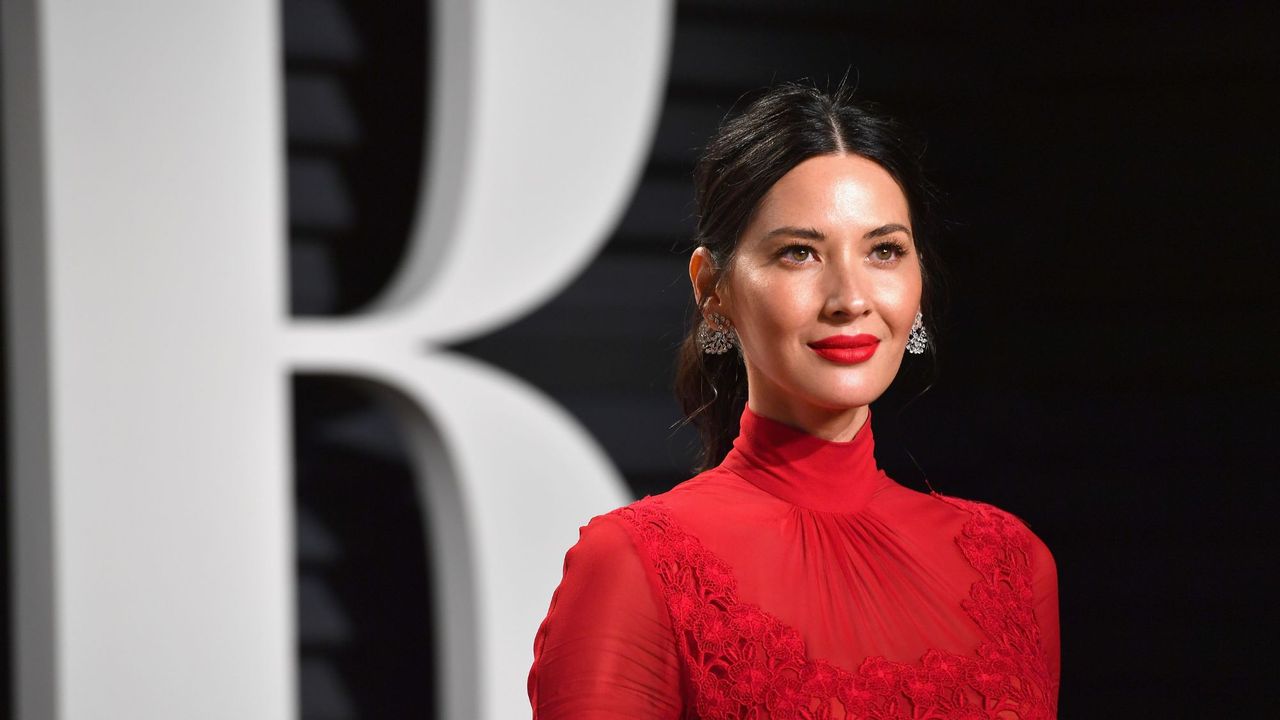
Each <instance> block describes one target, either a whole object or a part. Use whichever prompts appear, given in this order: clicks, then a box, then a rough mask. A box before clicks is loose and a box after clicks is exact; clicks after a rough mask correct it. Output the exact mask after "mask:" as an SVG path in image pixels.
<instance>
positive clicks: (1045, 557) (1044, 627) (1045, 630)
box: [1032, 539, 1061, 706]
mask: <svg viewBox="0 0 1280 720" xmlns="http://www.w3.org/2000/svg"><path fill="white" fill-rule="evenodd" d="M1032 586H1033V592H1034V593H1035V613H1036V622H1037V623H1038V624H1039V625H1040V642H1041V646H1042V648H1043V653H1044V662H1045V667H1046V668H1047V669H1048V670H1049V677H1050V679H1051V681H1052V685H1053V703H1054V705H1055V706H1057V703H1058V686H1059V683H1060V675H1061V658H1060V656H1061V641H1060V638H1059V632H1058V569H1057V565H1056V564H1055V563H1054V560H1053V554H1052V553H1050V552H1049V548H1048V547H1046V546H1045V545H1044V543H1043V542H1040V541H1039V540H1038V539H1037V541H1036V550H1035V554H1034V557H1033V558H1032Z"/></svg>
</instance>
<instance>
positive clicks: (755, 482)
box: [529, 85, 1058, 720]
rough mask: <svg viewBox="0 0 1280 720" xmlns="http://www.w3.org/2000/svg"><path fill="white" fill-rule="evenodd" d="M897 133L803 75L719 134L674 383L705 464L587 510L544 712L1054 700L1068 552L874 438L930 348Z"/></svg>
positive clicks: (542, 672) (861, 711)
mask: <svg viewBox="0 0 1280 720" xmlns="http://www.w3.org/2000/svg"><path fill="white" fill-rule="evenodd" d="M901 137H902V132H901V131H900V129H899V128H898V127H897V126H896V125H895V124H894V123H893V122H891V121H889V120H887V119H885V118H882V117H879V116H877V115H875V114H873V113H871V112H870V111H868V110H867V109H865V108H863V107H860V106H858V105H855V104H854V103H853V102H852V101H851V100H850V99H849V98H848V97H847V96H845V94H844V93H843V92H840V91H838V92H837V93H836V94H835V95H834V96H828V95H825V94H823V93H821V92H819V91H817V90H815V89H812V88H804V87H800V86H796V85H784V86H781V87H777V88H774V89H771V90H770V91H768V92H767V93H766V94H765V95H764V96H763V97H761V98H760V99H759V100H757V101H756V102H755V103H754V104H752V105H751V106H750V107H749V108H748V109H747V110H746V111H745V112H744V113H743V114H742V115H740V116H739V117H737V118H736V119H733V120H731V121H729V122H727V123H726V124H725V125H724V126H723V127H722V128H721V129H720V130H719V132H718V133H717V135H716V136H715V137H714V138H713V139H712V141H711V143H710V144H709V146H708V148H707V149H706V151H705V153H704V155H703V157H702V158H701V160H700V161H699V164H698V168H697V170H696V173H695V179H696V186H697V200H698V236H697V240H698V248H697V249H696V250H695V251H694V253H693V256H692V258H691V259H690V262H689V277H690V280H691V281H692V283H693V292H694V297H695V300H696V306H697V310H698V315H699V320H700V322H699V324H698V326H697V327H696V328H695V329H694V331H692V332H691V333H690V335H689V337H687V338H686V340H685V344H684V348H683V351H682V357H681V368H680V374H679V378H678V391H679V393H680V395H681V400H682V402H683V403H684V406H685V410H686V412H687V413H688V414H689V415H690V416H691V418H692V420H693V422H695V423H696V424H697V426H698V428H699V430H700V433H701V435H702V438H703V443H704V456H703V460H704V466H705V467H706V468H708V469H705V470H704V471H703V472H702V473H701V474H699V475H697V476H696V477H694V478H693V479H691V480H688V481H686V482H684V483H682V484H680V485H678V486H676V487H675V488H673V489H672V490H670V491H669V492H666V493H662V494H661V495H657V496H653V497H646V498H644V499H642V500H639V501H637V502H635V503H632V504H631V505H628V506H627V507H624V508H620V509H618V510H615V511H613V512H611V513H609V514H607V515H603V516H600V517H597V518H594V519H592V520H591V522H590V524H588V525H587V526H586V527H585V528H583V529H582V531H581V537H580V540H579V542H578V543H577V544H576V545H575V546H574V547H573V548H572V549H570V550H569V552H568V554H567V555H566V557H565V566H564V578H563V581H562V582H561V584H560V586H559V588H558V589H557V590H556V593H555V595H554V596H553V597H552V600H551V608H550V611H549V612H548V614H547V617H546V619H545V620H544V621H543V623H542V626H541V628H540V630H539V631H538V634H537V637H536V639H535V641H534V664H533V668H532V670H531V672H530V675H529V695H530V699H531V701H532V703H533V708H534V716H535V717H536V718H539V719H540V720H551V719H552V718H682V717H697V718H798V717H803V718H864V717H871V718H1021V719H1024V720H1025V719H1027V718H1048V717H1054V716H1055V714H1056V705H1057V687H1058V618H1057V577H1056V573H1055V568H1054V563H1053V558H1052V556H1051V555H1050V553H1049V551H1048V550H1047V549H1046V548H1045V546H1044V544H1043V543H1042V542H1041V541H1040V540H1039V539H1038V538H1036V537H1035V536H1034V535H1033V534H1032V533H1031V532H1030V531H1029V530H1028V529H1027V528H1026V527H1025V526H1024V525H1023V524H1022V523H1021V522H1019V521H1018V520H1017V519H1016V518H1014V517H1012V516H1011V515H1009V514H1007V513H1004V512H1002V511H1000V510H997V509H995V508H993V507H991V506H988V505H984V504H980V503H976V502H970V501H965V500H960V499H956V498H950V497H945V496H942V495H939V494H937V493H929V494H925V493H921V492H917V491H914V490H910V489H907V488H905V487H903V486H901V485H898V484H897V483H895V482H894V481H893V480H891V479H890V478H889V477H887V476H886V475H885V474H884V472H883V471H881V470H879V469H878V468H877V466H876V462H875V458H874V456H873V440H872V432H871V423H870V410H869V405H870V403H871V402H872V401H874V400H875V399H876V398H878V397H879V396H880V395H881V394H882V393H883V392H884V391H885V389H886V388H887V387H888V386H889V383H890V382H891V381H892V380H893V378H894V376H895V375H896V374H897V372H898V369H899V366H900V365H901V363H902V360H903V354H904V352H912V353H921V352H924V351H925V350H926V349H927V347H928V344H929V339H928V334H927V331H926V329H925V328H926V327H927V324H926V319H927V318H928V317H929V304H928V301H929V294H928V286H929V282H928V281H929V278H930V273H929V267H930V263H932V261H933V258H932V256H931V254H930V253H929V252H928V251H927V233H926V232H925V227H924V224H923V223H924V218H923V217H922V216H923V214H924V212H925V209H926V200H927V197H926V195H927V190H926V186H925V184H924V181H923V180H922V178H921V175H920V172H919V168H918V160H917V156H916V155H914V154H912V153H911V152H910V151H909V150H908V148H906V147H905V146H904V144H903V141H902V140H901Z"/></svg>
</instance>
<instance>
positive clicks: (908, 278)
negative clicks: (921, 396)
mask: <svg viewBox="0 0 1280 720" xmlns="http://www.w3.org/2000/svg"><path fill="white" fill-rule="evenodd" d="M698 252H701V253H703V254H704V258H703V261H702V262H695V264H698V265H700V266H703V265H709V264H710V263H708V262H706V260H709V255H706V251H705V250H699V251H698ZM690 269H691V271H693V270H694V268H693V267H692V266H691V268H690ZM695 274H696V273H695ZM704 279H705V278H704ZM706 289H707V290H708V291H709V297H710V300H711V302H710V303H709V304H708V306H707V310H708V311H713V310H714V311H718V312H719V313H720V314H722V315H724V316H726V317H728V318H729V319H730V320H731V321H732V323H733V326H734V327H735V328H736V330H737V333H738V337H739V339H740V341H741V344H742V353H743V357H744V359H745V361H746V367H747V381H748V385H749V394H750V402H751V406H752V408H753V409H754V410H756V411H758V412H764V413H766V414H768V415H771V416H773V417H775V418H779V419H782V418H787V417H797V416H804V415H810V414H812V413H814V412H819V413H821V412H828V413H829V412H830V411H837V412H839V411H843V410H848V409H851V408H859V407H862V406H866V405H868V404H870V403H871V401H873V400H875V399H876V398H877V397H879V396H880V395H881V394H882V393H883V392H884V391H885V389H886V388H887V387H888V386H889V383H890V382H892V380H893V378H894V376H895V375H896V374H897V372H898V367H899V365H900V364H901V363H902V354H903V351H904V349H905V346H906V341H907V335H908V334H909V332H910V329H911V324H912V321H913V320H914V319H915V315H916V311H917V310H919V309H920V291H921V275H920V262H919V259H918V256H917V254H916V247H915V242H914V239H913V237H912V230H911V218H910V213H909V211H908V207H907V199H906V197H905V196H904V195H903V193H902V189H901V188H900V187H899V186H898V183H897V182H896V181H895V180H894V179H893V177H892V176H891V175H889V173H888V172H887V171H886V170H885V169H884V168H882V167H881V166H880V165H878V164H876V163H875V162H873V161H871V160H868V159H866V158H864V157H861V156H859V155H851V154H844V155H823V156H819V157H814V158H810V159H809V160H806V161H804V162H802V163H800V164H799V165H797V166H796V167H795V168H793V169H792V170H791V171H790V172H788V173H787V174H786V175H784V176H783V177H782V179H780V180H778V182H777V183H776V184H775V185H774V186H773V187H772V188H770V190H769V192H768V193H767V194H766V195H765V197H764V198H763V199H762V201H761V204H760V206H759V208H758V209H757V212H756V215H755V217H754V218H753V219H752V221H751V223H750V225H749V226H748V227H747V229H746V231H745V232H744V233H743V235H742V237H741V238H740V239H739V241H738V249H737V253H736V255H735V257H734V259H733V261H732V264H731V267H730V268H729V269H728V272H726V273H725V274H724V276H723V278H722V279H721V281H720V283H719V286H718V288H706ZM699 294H700V295H702V293H699Z"/></svg>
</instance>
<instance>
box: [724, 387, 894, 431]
mask: <svg viewBox="0 0 1280 720" xmlns="http://www.w3.org/2000/svg"><path fill="white" fill-rule="evenodd" d="M747 407H749V408H751V412H753V413H755V414H756V415H759V416H761V417H766V418H770V419H772V420H776V421H778V422H780V423H782V424H784V425H790V426H791V427H793V428H796V429H797V430H803V431H804V432H806V433H808V434H810V435H813V436H814V437H819V438H822V439H823V440H830V441H832V442H848V441H850V440H852V439H853V437H854V436H855V435H857V434H858V430H859V429H860V428H861V427H862V426H863V424H865V423H866V421H867V414H868V412H870V411H869V409H868V407H867V406H866V405H859V406H857V407H851V408H825V407H817V406H814V405H810V404H808V403H804V402H800V401H798V400H795V399H792V398H786V397H779V398H776V399H774V398H770V399H764V398H760V397H757V396H755V395H753V394H750V393H748V396H747Z"/></svg>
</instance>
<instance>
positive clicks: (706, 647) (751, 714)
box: [611, 495, 1057, 720]
mask: <svg viewBox="0 0 1280 720" xmlns="http://www.w3.org/2000/svg"><path fill="white" fill-rule="evenodd" d="M936 497H938V498H939V499H941V500H943V501H945V502H948V503H950V504H952V505H954V506H956V507H958V508H961V509H964V510H967V511H968V512H969V513H971V518H970V519H969V521H968V522H967V523H966V524H965V526H964V528H963V530H962V532H961V534H960V536H959V537H957V538H956V544H957V545H958V546H959V547H960V550H961V552H962V553H963V554H964V557H965V559H966V560H968V562H969V564H970V565H972V566H973V567H974V569H976V570H977V571H978V572H979V573H980V574H981V579H979V580H978V581H976V582H974V584H973V586H972V588H971V591H970V597H969V599H967V600H965V601H964V602H963V603H962V605H963V607H964V609H965V611H966V612H968V613H969V615H970V617H972V618H973V620H974V622H976V623H977V625H978V627H979V628H981V629H982V631H983V632H984V633H985V634H986V635H987V637H988V638H989V639H988V640H987V641H984V642H983V643H982V644H981V645H980V646H979V647H978V649H977V651H976V652H975V653H974V654H973V655H970V656H965V655H958V654H955V653H950V652H943V651H939V650H929V651H928V652H926V653H925V654H924V655H923V656H922V657H921V658H920V661H919V662H917V663H915V664H911V663H901V662H893V661H890V660H887V659H885V658H883V657H880V656H873V657H869V658H867V659H866V660H865V661H864V662H863V663H862V665H861V666H860V667H859V668H858V670H857V672H849V671H847V670H845V669H843V668H840V667H837V666H835V665H833V664H831V663H830V662H828V661H826V660H820V659H819V660H810V659H808V656H807V654H806V651H805V644H804V641H803V640H802V639H801V637H800V633H799V632H797V631H796V630H795V629H794V628H792V627H790V626H789V625H787V624H785V623H783V622H782V621H781V620H779V619H777V618H776V617H774V616H772V615H770V614H769V613H767V612H765V611H764V610H762V609H760V608H759V607H757V606H756V605H753V604H750V603H744V602H739V601H738V598H737V580H736V579H735V578H734V575H733V572H732V571H731V570H730V568H729V566H728V565H727V564H726V563H725V562H724V561H723V560H721V559H720V558H719V557H717V556H716V555H715V554H713V553H712V552H711V551H710V550H708V549H707V548H706V547H705V546H703V545H702V543H701V542H700V541H699V540H698V539H697V538H696V537H694V536H692V535H690V534H688V533H686V532H685V531H684V530H683V529H682V528H681V527H680V526H679V525H678V524H677V523H676V522H675V521H674V520H673V519H672V518H671V516H670V514H669V512H668V511H667V510H666V508H664V507H663V506H662V504H661V502H660V501H659V500H657V499H654V498H645V499H643V500H640V501H637V502H635V503H632V504H631V505H629V506H627V507H623V508H619V509H617V510H614V511H613V513H611V514H616V515H619V516H621V517H622V518H624V519H625V520H627V521H628V522H629V523H630V524H631V526H632V527H633V528H634V530H635V531H636V532H637V534H638V537H639V539H640V541H641V544H642V546H643V550H644V552H645V553H646V554H647V556H648V558H649V560H650V561H651V562H652V563H653V565H654V568H655V569H656V570H657V573H658V576H659V578H660V579H661V581H662V585H663V592H664V595H665V597H666V603H667V608H668V610H669V611H670V614H671V621H672V625H673V627H674V629H675V631H676V634H677V636H678V644H679V646H680V650H681V653H682V654H683V655H684V665H685V670H686V672H687V673H688V675H689V677H688V679H689V681H690V686H691V687H692V688H693V690H694V697H695V705H696V710H697V715H698V717H700V718H705V719H706V720H746V719H748V718H751V719H762V718H775V719H776V720H783V719H789V718H814V719H818V720H828V719H829V720H836V719H839V718H855V717H857V718H875V719H877V720H881V719H882V720H889V719H893V720H901V719H910V720H924V719H926V718H929V719H934V718H939V719H941V718H955V719H963V720H978V719H979V718H981V719H983V720H989V719H992V718H999V719H1000V720H1013V719H1015V718H1016V719H1018V720H1032V719H1033V718H1034V719H1037V720H1039V719H1047V718H1053V717H1055V715H1056V712H1057V709H1056V708H1055V707H1054V697H1053V695H1052V692H1051V690H1050V683H1051V680H1050V677H1049V672H1048V669H1047V668H1046V667H1045V664H1044V661H1043V658H1042V656H1041V652H1040V647H1041V646H1040V628H1039V625H1037V624H1036V621H1035V616H1034V612H1033V599H1032V586H1031V561H1030V554H1029V551H1030V549H1031V538H1030V535H1029V533H1028V531H1027V530H1026V528H1025V527H1023V525H1022V524H1021V523H1020V522H1019V521H1018V520H1017V519H1015V518H1013V517H1012V516H1011V515H1009V514H1007V513H1005V512H1003V511H1000V510H998V509H996V508H994V507H991V506H990V505H984V504H982V503H976V502H971V501H967V500H960V499H958V498H950V497H945V496H942V495H936Z"/></svg>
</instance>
